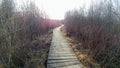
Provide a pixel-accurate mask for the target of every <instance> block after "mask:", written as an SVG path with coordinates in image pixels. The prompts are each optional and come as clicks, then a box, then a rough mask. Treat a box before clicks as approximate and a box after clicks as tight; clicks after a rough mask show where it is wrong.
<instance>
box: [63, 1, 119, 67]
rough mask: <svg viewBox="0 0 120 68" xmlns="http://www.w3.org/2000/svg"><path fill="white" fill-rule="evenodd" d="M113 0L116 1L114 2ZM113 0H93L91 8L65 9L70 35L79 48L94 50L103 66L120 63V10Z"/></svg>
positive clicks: (93, 53)
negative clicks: (97, 1)
mask: <svg viewBox="0 0 120 68" xmlns="http://www.w3.org/2000/svg"><path fill="white" fill-rule="evenodd" d="M113 3H114V4H113ZM118 10H120V9H119V4H118V3H116V2H115V1H113V0H107V1H103V2H101V3H100V4H94V3H93V4H92V5H91V6H90V9H89V10H88V11H85V10H84V9H80V10H73V11H69V12H67V13H66V16H65V20H64V24H65V28H66V30H67V36H69V37H72V36H73V37H75V38H76V39H77V40H78V41H79V43H81V44H82V46H81V45H78V46H77V50H80V49H79V48H83V49H87V50H89V52H90V53H91V52H92V58H93V59H95V60H96V61H97V62H98V63H99V64H100V65H101V67H102V68H119V67H120V19H119V18H120V16H119V15H120V12H119V11H118Z"/></svg>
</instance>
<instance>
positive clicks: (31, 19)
mask: <svg viewBox="0 0 120 68" xmlns="http://www.w3.org/2000/svg"><path fill="white" fill-rule="evenodd" d="M15 7H16V5H15V4H14V0H2V1H1V4H0V68H30V67H29V65H31V64H33V65H35V64H34V63H31V64H30V63H27V62H28V61H30V60H31V58H30V57H31V56H28V52H33V51H32V49H30V48H28V47H26V46H29V45H32V44H31V43H32V41H34V40H36V39H37V38H38V37H39V36H41V35H43V34H45V33H47V32H48V31H49V30H50V29H51V27H49V26H50V24H47V23H48V21H46V16H45V14H44V13H43V12H40V11H39V10H38V9H37V7H36V6H35V5H34V3H30V4H26V6H23V7H24V9H23V10H21V11H17V9H15ZM38 42H40V41H38ZM42 43H43V42H42ZM39 45H42V46H43V44H39ZM29 47H30V46H29ZM32 48H33V47H32ZM34 54H35V53H34ZM39 54H40V56H43V57H44V54H41V53H39ZM44 58H45V57H44ZM40 60H42V59H40ZM31 61H32V60H31ZM36 61H37V60H36ZM40 62H42V61H40ZM40 62H39V63H40ZM39 65H40V64H39ZM41 66H43V65H42V64H41ZM32 68H33V67H32ZM41 68H43V67H41Z"/></svg>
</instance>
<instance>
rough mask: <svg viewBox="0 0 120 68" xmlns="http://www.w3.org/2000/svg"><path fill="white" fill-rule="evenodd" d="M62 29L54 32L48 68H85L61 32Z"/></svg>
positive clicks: (56, 29)
mask: <svg viewBox="0 0 120 68" xmlns="http://www.w3.org/2000/svg"><path fill="white" fill-rule="evenodd" d="M61 27H62V26H60V27H58V28H55V29H54V30H53V37H52V43H51V47H50V51H49V56H48V61H47V68H84V67H83V65H82V64H81V63H80V62H79V60H78V59H77V57H76V55H75V54H74V52H73V51H72V48H71V47H70V45H69V43H68V41H67V40H66V39H65V38H64V36H63V34H62V32H61V31H60V28H61Z"/></svg>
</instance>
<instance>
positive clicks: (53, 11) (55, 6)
mask: <svg viewBox="0 0 120 68" xmlns="http://www.w3.org/2000/svg"><path fill="white" fill-rule="evenodd" d="M15 1H16V2H17V3H18V4H19V5H22V3H23V1H24V2H25V1H27V2H28V1H33V2H35V4H36V6H38V8H40V9H42V10H43V11H45V12H46V13H47V15H48V16H49V17H50V18H52V19H63V18H64V15H65V13H66V11H68V10H72V9H75V8H80V7H84V6H85V5H86V6H89V5H90V3H91V0H15Z"/></svg>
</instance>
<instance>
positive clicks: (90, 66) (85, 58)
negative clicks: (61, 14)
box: [61, 27, 100, 68]
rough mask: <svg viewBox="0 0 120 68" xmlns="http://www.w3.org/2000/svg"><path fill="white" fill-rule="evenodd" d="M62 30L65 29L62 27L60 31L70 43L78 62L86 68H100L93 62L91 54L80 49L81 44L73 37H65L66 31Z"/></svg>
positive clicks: (86, 50)
mask: <svg viewBox="0 0 120 68" xmlns="http://www.w3.org/2000/svg"><path fill="white" fill-rule="evenodd" d="M64 28H65V27H62V28H61V29H62V30H61V31H62V32H63V34H64V36H65V37H66V39H67V40H68V41H69V42H70V46H71V48H72V49H73V51H74V53H75V54H76V56H77V58H78V59H79V61H80V62H81V63H82V64H83V65H85V67H86V68H100V65H99V64H98V63H97V62H95V60H94V59H93V57H92V53H90V50H88V49H84V48H83V47H82V44H81V43H80V42H79V41H77V39H75V37H68V36H66V31H65V29H64ZM80 46H81V47H80ZM78 48H79V49H78Z"/></svg>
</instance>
